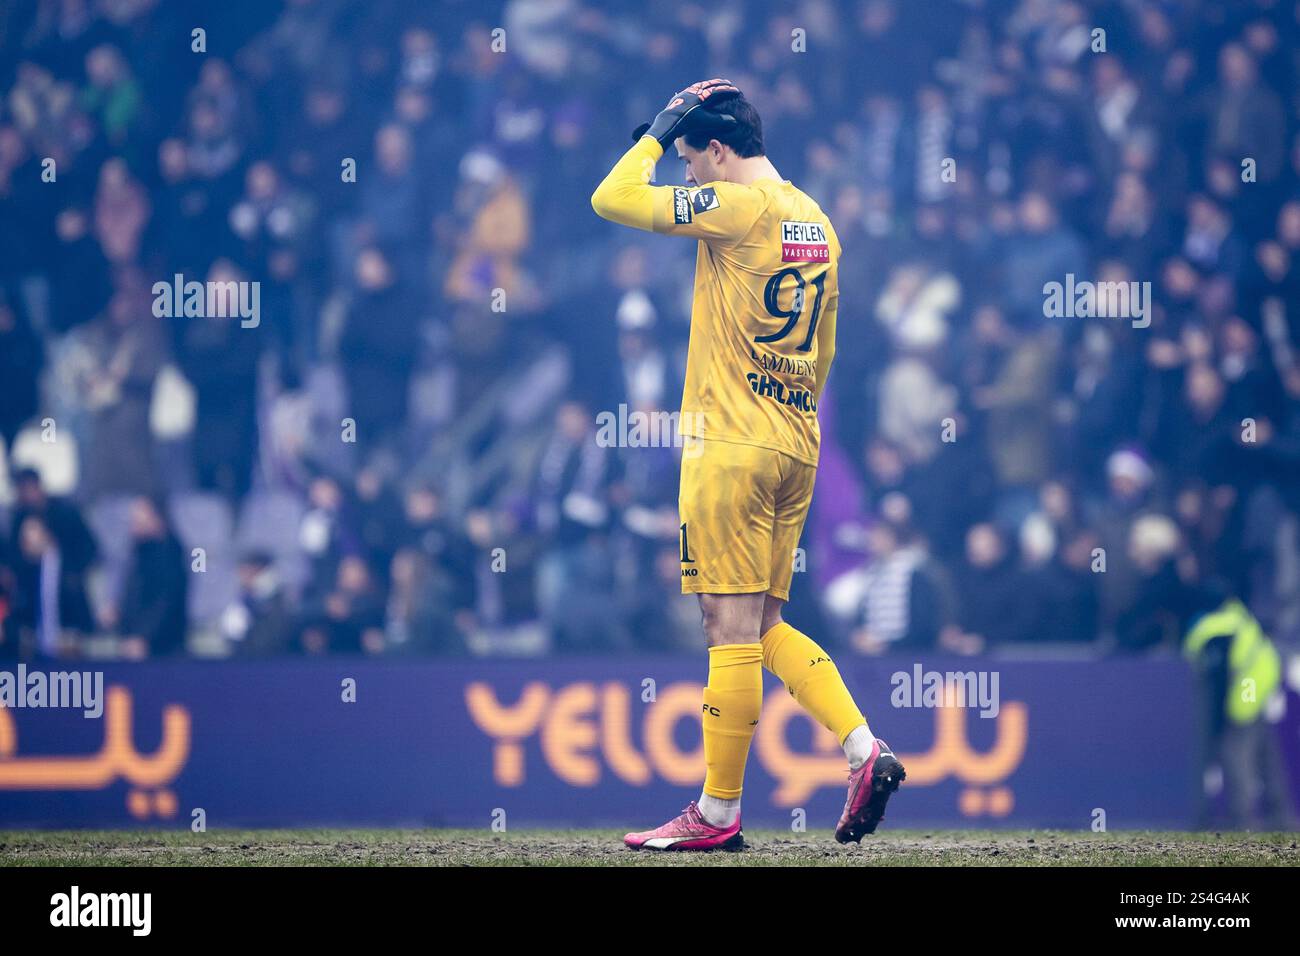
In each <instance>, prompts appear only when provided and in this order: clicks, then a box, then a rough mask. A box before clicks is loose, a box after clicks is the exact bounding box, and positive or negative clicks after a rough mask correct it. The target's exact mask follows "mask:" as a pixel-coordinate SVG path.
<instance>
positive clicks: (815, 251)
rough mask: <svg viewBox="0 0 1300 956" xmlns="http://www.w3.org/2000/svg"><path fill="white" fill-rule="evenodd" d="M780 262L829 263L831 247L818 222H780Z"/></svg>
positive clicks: (823, 229)
mask: <svg viewBox="0 0 1300 956" xmlns="http://www.w3.org/2000/svg"><path fill="white" fill-rule="evenodd" d="M781 261H782V262H830V261H831V246H830V242H829V241H828V240H827V238H826V227H825V226H823V225H822V224H821V223H820V222H792V221H790V220H783V221H782V222H781Z"/></svg>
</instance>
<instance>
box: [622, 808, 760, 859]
mask: <svg viewBox="0 0 1300 956" xmlns="http://www.w3.org/2000/svg"><path fill="white" fill-rule="evenodd" d="M623 842H624V843H626V844H627V845H628V846H630V847H631V848H632V849H634V850H742V849H744V847H745V838H744V836H743V835H742V834H741V832H740V814H736V822H735V823H733V824H732V825H731V826H729V827H726V828H721V827H715V826H713V825H712V824H711V823H709V822H708V821H707V820H705V819H704V817H703V815H702V814H701V813H700V808H699V806H698V805H697V804H696V803H695V801H694V800H692V801H691V802H690V803H689V804H688V805H687V807H686V809H685V810H683V811H682V814H681V816H679V817H675V818H674V819H672V820H669V821H668V822H667V823H665V824H664V825H663V826H661V827H657V828H656V829H654V830H643V831H641V832H640V833H629V834H628V835H627V836H625V837H623Z"/></svg>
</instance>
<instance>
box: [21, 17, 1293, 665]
mask: <svg viewBox="0 0 1300 956" xmlns="http://www.w3.org/2000/svg"><path fill="white" fill-rule="evenodd" d="M1298 37H1300V4H1297V3H1294V2H1287V0H1241V2H1238V3H1233V4H1220V3H1215V2H1198V0H1181V2H1173V0H1169V2H1161V0H1141V2H1138V0H1133V2H1129V0H1113V2H1097V3H1084V2H1072V0H1060V2H1055V0H1003V2H999V0H965V2H960V0H858V2H844V3H836V2H831V0H803V2H798V0H795V2H789V3H779V4H778V3H768V2H761V3H757V2H749V3H740V2H731V0H722V2H711V3H695V2H675V0H669V2H661V3H656V4H652V5H647V4H644V3H632V2H621V0H613V2H606V0H602V2H595V0H533V2H528V0H508V2H501V0H497V2H470V0H444V2H439V3H431V4H410V3H405V2H399V0H372V2H367V3H365V4H352V3H347V2H344V0H287V2H269V0H268V2H257V3H252V2H249V3H243V2H232V3H228V4H212V5H207V6H206V8H205V9H204V10H203V11H202V13H201V14H196V13H195V12H194V11H193V10H192V9H187V7H186V5H184V4H172V3H163V2H159V0H36V2H31V3H25V4H8V5H4V6H3V7H0V439H2V440H3V447H4V455H5V461H6V463H7V467H6V468H3V469H0V517H2V518H3V521H2V522H0V529H3V530H4V531H5V534H4V535H3V537H2V538H0V619H2V620H3V629H2V631H0V633H2V634H3V640H0V657H13V656H15V655H21V656H24V657H28V656H41V655H47V656H76V655H86V656H121V657H126V658H131V659H140V658H145V657H156V656H163V655H168V654H180V653H190V654H196V655H210V656H223V655H231V654H234V655H271V654H285V653H293V654H322V653H365V654H402V653H410V654H461V655H464V654H474V655H481V654H544V653H562V652H606V651H629V650H654V651H657V650H673V649H685V648H691V649H695V648H698V647H700V646H701V644H702V641H701V636H700V630H699V626H698V611H697V609H696V607H695V603H694V600H693V598H684V597H682V596H681V594H680V593H679V565H678V519H677V510H676V496H677V470H678V462H679V457H680V454H681V449H680V448H675V447H671V446H668V447H606V445H605V444H604V443H601V442H598V441H597V440H596V433H597V427H598V416H600V415H601V414H602V413H614V414H617V413H618V410H619V409H620V407H623V408H624V409H625V411H626V410H631V411H643V412H655V411H660V412H662V411H672V410H675V409H676V408H677V404H678V402H679V400H680V396H681V382H682V375H683V371H684V361H685V344H686V338H687V333H688V328H689V326H688V319H689V309H690V296H691V288H692V266H693V261H694V254H695V250H694V248H693V246H694V244H693V243H691V242H689V241H686V240H670V239H665V238H663V237H656V236H648V235H640V234H636V233H633V232H632V231H630V230H626V229H616V228H613V227H611V226H610V225H609V224H607V223H604V222H602V221H601V220H599V219H598V218H597V217H596V216H595V215H594V214H593V213H592V212H591V209H590V206H589V204H588V198H589V196H590V193H591V191H592V189H593V188H594V186H595V185H596V183H598V182H599V181H600V179H601V178H602V177H603V176H604V174H605V172H606V171H607V170H608V168H609V167H610V166H611V165H612V164H613V162H614V161H615V160H616V159H617V157H618V156H619V155H620V154H621V152H622V151H623V150H624V149H625V148H626V147H627V146H628V145H629V144H630V135H629V134H630V131H631V129H632V128H633V127H634V126H635V125H636V124H637V123H638V122H642V121H645V120H648V119H649V118H651V117H652V116H653V114H654V113H655V112H656V110H657V109H658V108H660V106H662V104H663V102H664V101H665V100H666V98H667V97H668V96H669V95H670V94H671V93H672V92H673V91H674V90H676V89H678V88H680V87H682V86H683V85H685V84H687V83H689V82H692V81H694V80H697V79H700V78H703V77H707V76H714V75H723V76H728V77H730V78H731V79H732V80H733V81H735V82H736V83H737V84H738V85H739V86H740V87H741V88H742V89H743V90H744V91H745V92H746V94H747V96H748V97H749V99H750V100H751V101H753V102H754V103H755V105H756V106H757V107H758V109H759V111H760V112H761V114H762V117H763V121H764V128H765V134H766V143H767V151H768V155H769V156H770V157H771V158H772V161H773V163H774V164H775V165H776V167H777V169H779V170H780V171H781V173H782V175H783V176H785V177H787V178H789V179H791V180H793V181H794V182H795V183H796V185H799V186H800V187H801V188H803V189H804V190H805V191H806V192H808V193H809V194H810V195H811V196H813V198H815V199H816V200H818V201H819V202H820V203H821V205H822V207H823V208H824V209H825V210H826V212H827V213H828V214H829V216H830V218H831V220H832V221H833V222H834V224H835V226H836V229H837V231H838V233H839V236H840V239H841V241H842V244H843V248H844V255H843V258H842V260H841V262H840V284H841V293H842V294H841V301H840V324H839V348H838V357H837V360H836V365H835V369H834V372H833V373H832V376H831V379H830V385H829V389H828V394H827V395H826V397H825V400H824V401H823V402H822V406H821V419H822V428H823V447H822V466H821V470H820V473H819V478H818V490H817V495H816V498H815V500H814V504H813V512H812V514H811V516H810V518H809V522H808V525H807V528H806V531H805V534H804V539H803V542H802V545H801V550H800V552H799V553H797V554H796V555H794V556H792V560H794V561H795V562H796V571H797V572H798V573H796V575H795V584H794V589H793V600H794V602H795V603H794V605H793V607H794V610H793V612H792V614H791V619H792V620H793V621H795V622H796V623H797V624H798V625H799V626H801V627H802V628H803V629H805V630H809V631H810V632H812V633H815V634H817V635H818V636H819V637H820V638H822V639H823V640H824V641H825V642H826V643H827V644H828V645H829V646H837V647H841V648H850V649H852V650H856V651H858V652H861V653H865V654H870V653H880V652H883V651H889V650H891V649H895V650H896V649H902V648H906V649H907V650H908V652H912V651H914V650H917V649H924V648H934V647H938V648H942V649H944V650H946V651H950V652H954V653H968V654H978V653H986V652H990V651H995V650H1002V649H1007V648H1011V650H1013V651H1015V652H1017V653H1024V652H1028V651H1029V650H1030V649H1031V648H1033V649H1035V651H1036V652H1037V651H1039V650H1041V649H1043V648H1044V646H1045V645H1055V648H1054V652H1056V653H1064V652H1067V651H1070V650H1071V649H1075V650H1077V649H1079V648H1086V651H1085V653H1089V654H1094V653H1125V652H1127V653H1135V652H1147V651H1150V650H1151V649H1159V648H1169V647H1171V646H1174V645H1175V644H1176V642H1177V639H1178V637H1179V635H1180V633H1181V631H1182V629H1183V628H1184V627H1185V626H1186V623H1187V618H1188V616H1189V615H1190V614H1191V613H1192V611H1193V609H1195V608H1197V607H1202V606H1204V603H1205V602H1204V597H1203V593H1202V592H1203V591H1204V589H1207V588H1211V587H1212V588H1227V589H1230V590H1231V591H1233V592H1235V593H1238V594H1240V595H1242V596H1243V598H1244V599H1245V600H1247V602H1248V603H1249V605H1250V606H1251V608H1252V609H1253V610H1254V611H1255V613H1256V614H1257V615H1258V616H1259V617H1260V619H1261V620H1262V621H1263V622H1264V623H1265V625H1266V626H1267V628H1268V629H1269V631H1270V633H1271V634H1272V635H1273V636H1274V637H1275V638H1276V639H1278V640H1279V641H1280V642H1282V643H1292V644H1294V643H1296V642H1300V480H1298V478H1300V475H1298V471H1300V468H1298V466H1300V414H1297V409H1298V408H1300V405H1298V404H1297V399H1300V357H1298V353H1297V349H1298V348H1300V296H1298V295H1297V292H1298V291H1300V289H1298V286H1300V188H1298V187H1300V176H1298V174H1300V122H1298V121H1300V95H1298V94H1297V92H1296V91H1297V90H1300V43H1298V42H1297V40H1298ZM678 175H679V170H678V168H677V167H676V164H675V163H671V162H665V163H662V164H661V165H660V169H659V176H660V181H663V182H674V181H677V180H676V179H675V178H674V177H677V176H678ZM176 276H181V277H183V281H199V282H236V283H253V282H255V283H257V284H258V288H259V300H258V301H259V308H260V315H259V316H258V317H257V319H256V320H255V321H253V322H248V321H242V320H241V318H240V317H239V316H235V317H221V316H211V315H209V316H204V315H190V316H176V317H160V316H159V315H158V314H157V309H156V304H155V297H156V293H155V291H154V286H155V284H156V283H160V282H161V283H165V284H167V285H168V286H170V285H171V283H172V282H173V278H174V277H176ZM1067 277H1073V278H1077V279H1079V280H1085V279H1086V280H1092V281H1097V282H1123V283H1130V282H1132V283H1138V286H1139V287H1143V284H1149V285H1146V286H1145V288H1149V289H1150V300H1149V303H1148V304H1149V310H1147V311H1146V313H1145V314H1144V315H1143V316H1142V317H1141V318H1140V319H1139V318H1137V317H1135V316H1133V315H1130V314H1127V313H1125V314H1117V313H1116V312H1114V311H1113V310H1111V311H1109V312H1108V310H1107V308H1106V307H1102V308H1100V309H1099V311H1100V312H1101V314H1099V315H1092V316H1075V317H1062V316H1060V315H1052V314H1048V312H1049V310H1047V309H1046V308H1045V294H1044V286H1045V284H1046V283H1051V282H1058V283H1062V284H1064V283H1066V282H1067V281H1073V279H1067Z"/></svg>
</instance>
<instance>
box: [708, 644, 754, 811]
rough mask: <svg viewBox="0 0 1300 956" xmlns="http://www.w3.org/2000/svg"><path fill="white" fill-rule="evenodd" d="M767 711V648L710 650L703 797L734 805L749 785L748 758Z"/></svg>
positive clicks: (747, 646)
mask: <svg viewBox="0 0 1300 956" xmlns="http://www.w3.org/2000/svg"><path fill="white" fill-rule="evenodd" d="M762 706H763V645H761V644H722V645H719V646H718V647H710V648H709V686H707V687H705V688H704V714H703V717H704V764H705V768H706V770H705V774H704V792H705V793H706V794H708V795H709V796H711V797H717V798H718V799H720V800H735V799H736V798H737V797H739V796H740V790H741V787H742V785H743V784H744V781H745V758H746V757H747V756H749V742H750V740H751V739H752V738H753V736H754V726H755V725H756V724H757V723H758V712H759V710H761V709H762Z"/></svg>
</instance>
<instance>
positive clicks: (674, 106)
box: [632, 78, 740, 150]
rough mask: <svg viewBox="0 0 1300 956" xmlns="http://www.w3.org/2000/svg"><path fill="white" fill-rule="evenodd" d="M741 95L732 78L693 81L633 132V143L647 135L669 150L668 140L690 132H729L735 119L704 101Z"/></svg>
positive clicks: (720, 99) (721, 100)
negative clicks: (716, 110)
mask: <svg viewBox="0 0 1300 956" xmlns="http://www.w3.org/2000/svg"><path fill="white" fill-rule="evenodd" d="M739 95H740V90H739V88H737V87H735V86H733V85H732V84H731V81H730V80H723V79H717V78H715V79H712V80H701V81H700V82H699V83H692V84H691V85H690V86H688V87H686V89H684V90H682V91H681V92H679V93H677V94H675V95H674V96H673V98H672V99H671V100H669V101H668V105H667V106H665V107H664V108H663V109H662V110H661V111H660V112H659V115H658V116H656V117H655V121H654V122H653V123H642V124H641V125H640V126H638V127H637V128H636V129H635V130H634V131H633V132H632V142H634V143H635V142H636V141H637V140H639V139H640V138H641V137H642V136H645V135H647V134H648V135H650V136H653V137H654V138H655V139H657V140H658V141H659V145H660V146H662V147H663V148H664V149H665V150H667V149H668V144H669V143H671V142H672V141H673V140H675V139H676V138H677V137H678V136H685V135H686V134H687V133H697V132H704V131H709V132H714V131H716V132H719V133H723V132H726V131H727V130H728V129H730V128H731V127H733V126H735V125H736V118H735V117H734V116H726V115H724V114H721V113H715V112H713V111H712V110H709V109H705V104H706V103H709V102H710V101H712V103H720V102H723V101H725V100H730V99H734V98H735V97H737V96H739Z"/></svg>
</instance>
